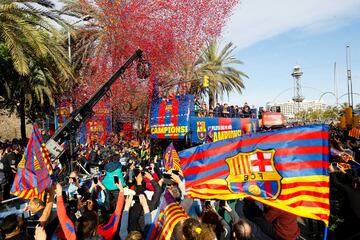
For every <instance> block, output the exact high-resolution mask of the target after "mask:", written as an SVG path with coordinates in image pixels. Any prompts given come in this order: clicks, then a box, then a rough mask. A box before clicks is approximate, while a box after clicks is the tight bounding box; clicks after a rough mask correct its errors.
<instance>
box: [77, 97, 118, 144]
mask: <svg viewBox="0 0 360 240" xmlns="http://www.w3.org/2000/svg"><path fill="white" fill-rule="evenodd" d="M111 133H112V116H111V108H110V106H109V105H108V104H106V103H105V102H104V101H99V102H98V103H97V104H96V105H95V107H94V114H93V115H92V116H91V118H89V119H87V120H86V121H85V124H83V125H82V127H81V130H80V143H81V144H85V143H90V144H92V143H94V142H98V143H100V144H105V143H106V140H107V137H108V136H109V135H110V134H111Z"/></svg>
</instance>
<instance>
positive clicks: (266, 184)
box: [179, 125, 330, 224]
mask: <svg viewBox="0 0 360 240" xmlns="http://www.w3.org/2000/svg"><path fill="white" fill-rule="evenodd" d="M328 136H329V134H328V127H327V126H326V125H307V126H301V127H294V128H284V129H280V130H277V131H271V132H266V133H258V134H254V135H248V136H242V137H238V138H232V139H226V140H222V141H218V142H214V143H210V144H204V145H200V146H197V147H193V148H190V149H186V150H184V151H181V152H179V156H180V159H181V167H182V169H183V175H184V177H185V184H186V190H187V194H188V195H190V196H191V197H192V198H201V199H223V200H229V199H237V198H240V197H250V198H253V199H254V200H256V201H259V202H262V203H264V204H266V205H270V206H272V207H276V208H280V209H282V210H284V211H287V212H290V213H293V214H295V215H298V216H302V217H307V218H312V219H317V220H322V221H324V222H325V223H326V224H328V219H329V214H330V210H329V174H328V166H329V137H328Z"/></svg>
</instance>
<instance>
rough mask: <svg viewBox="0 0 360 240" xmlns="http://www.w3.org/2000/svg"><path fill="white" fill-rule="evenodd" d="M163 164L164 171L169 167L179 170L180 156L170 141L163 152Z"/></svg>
mask: <svg viewBox="0 0 360 240" xmlns="http://www.w3.org/2000/svg"><path fill="white" fill-rule="evenodd" d="M164 166H165V170H166V171H167V170H170V169H174V170H178V171H180V170H181V166H180V158H179V155H178V153H177V151H176V149H175V147H174V145H173V143H170V144H169V146H168V147H167V148H166V150H165V152H164Z"/></svg>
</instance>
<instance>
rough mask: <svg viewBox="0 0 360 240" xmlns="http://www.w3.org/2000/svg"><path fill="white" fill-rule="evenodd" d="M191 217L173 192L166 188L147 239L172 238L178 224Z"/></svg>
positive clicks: (165, 239) (164, 239) (168, 239)
mask: <svg viewBox="0 0 360 240" xmlns="http://www.w3.org/2000/svg"><path fill="white" fill-rule="evenodd" d="M187 218H189V216H188V215H187V213H186V212H185V210H184V209H183V208H182V206H181V205H180V203H178V202H177V201H176V200H175V199H174V197H173V196H172V195H171V193H170V192H169V191H168V190H166V191H165V193H164V195H163V198H162V200H161V203H160V205H159V208H158V211H157V213H156V217H155V223H154V224H153V225H152V226H151V228H150V230H149V231H148V234H147V236H146V239H147V240H154V239H156V240H170V239H171V235H172V233H173V230H174V228H175V226H176V224H177V223H178V222H180V221H182V220H185V219H187Z"/></svg>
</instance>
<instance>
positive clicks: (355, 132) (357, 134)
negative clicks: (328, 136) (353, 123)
mask: <svg viewBox="0 0 360 240" xmlns="http://www.w3.org/2000/svg"><path fill="white" fill-rule="evenodd" d="M349 137H353V138H357V139H359V138H360V129H358V128H355V127H353V128H352V129H351V130H350V131H349Z"/></svg>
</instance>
